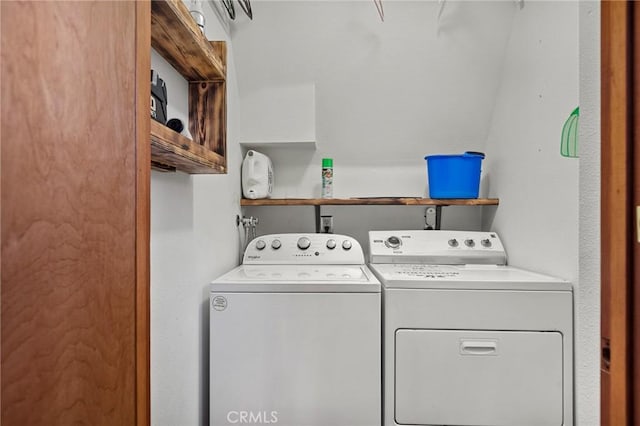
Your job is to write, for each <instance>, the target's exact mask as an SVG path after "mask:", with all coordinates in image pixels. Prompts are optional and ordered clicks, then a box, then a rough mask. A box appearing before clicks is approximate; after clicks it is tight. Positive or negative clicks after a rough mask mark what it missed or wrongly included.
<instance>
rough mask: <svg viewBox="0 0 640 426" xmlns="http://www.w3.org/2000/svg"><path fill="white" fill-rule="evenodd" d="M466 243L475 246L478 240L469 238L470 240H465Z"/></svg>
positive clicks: (468, 245)
mask: <svg viewBox="0 0 640 426" xmlns="http://www.w3.org/2000/svg"><path fill="white" fill-rule="evenodd" d="M464 245H465V246H467V247H475V246H476V242H475V241H473V240H472V239H471V238H469V239H468V240H464Z"/></svg>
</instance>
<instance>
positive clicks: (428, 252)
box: [369, 230, 507, 265]
mask: <svg viewBox="0 0 640 426" xmlns="http://www.w3.org/2000/svg"><path fill="white" fill-rule="evenodd" d="M369 248H370V251H371V257H370V261H371V263H421V264H432V265H464V264H488V265H506V263H507V253H506V252H505V250H504V247H503V245H502V241H500V237H498V234H496V233H495V232H481V231H419V230H409V231H370V232H369Z"/></svg>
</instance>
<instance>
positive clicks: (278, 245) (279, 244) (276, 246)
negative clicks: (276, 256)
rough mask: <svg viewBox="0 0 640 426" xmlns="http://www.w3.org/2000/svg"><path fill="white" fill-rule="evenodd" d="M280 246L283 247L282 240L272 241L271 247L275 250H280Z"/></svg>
mask: <svg viewBox="0 0 640 426" xmlns="http://www.w3.org/2000/svg"><path fill="white" fill-rule="evenodd" d="M280 247H282V243H281V242H280V240H273V241H272V242H271V248H272V249H274V250H278V249H279V248H280Z"/></svg>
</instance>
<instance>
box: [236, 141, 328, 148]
mask: <svg viewBox="0 0 640 426" xmlns="http://www.w3.org/2000/svg"><path fill="white" fill-rule="evenodd" d="M240 146H242V147H244V148H247V149H261V148H284V149H308V150H315V149H316V141H260V142H257V141H256V142H251V141H240Z"/></svg>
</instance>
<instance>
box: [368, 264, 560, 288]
mask: <svg viewBox="0 0 640 426" xmlns="http://www.w3.org/2000/svg"><path fill="white" fill-rule="evenodd" d="M370 268H371V270H372V271H373V272H374V273H375V274H376V276H377V277H378V278H379V279H380V281H381V282H382V283H383V285H384V286H385V288H415V289H457V290H462V289H465V290H467V289H476V290H522V291H525V290H526V291H543V290H545V291H549V290H558V291H571V289H572V287H571V283H569V282H568V281H565V280H562V279H560V278H555V277H551V276H548V275H543V274H539V273H536V272H531V271H527V270H524V269H519V268H514V267H512V266H500V265H424V264H376V265H370Z"/></svg>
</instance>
